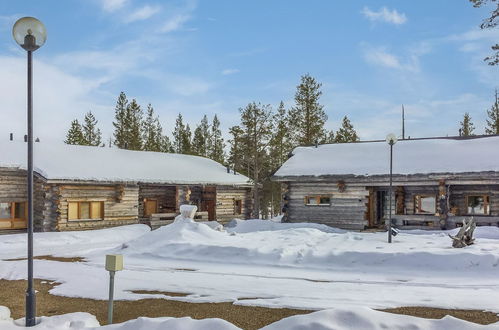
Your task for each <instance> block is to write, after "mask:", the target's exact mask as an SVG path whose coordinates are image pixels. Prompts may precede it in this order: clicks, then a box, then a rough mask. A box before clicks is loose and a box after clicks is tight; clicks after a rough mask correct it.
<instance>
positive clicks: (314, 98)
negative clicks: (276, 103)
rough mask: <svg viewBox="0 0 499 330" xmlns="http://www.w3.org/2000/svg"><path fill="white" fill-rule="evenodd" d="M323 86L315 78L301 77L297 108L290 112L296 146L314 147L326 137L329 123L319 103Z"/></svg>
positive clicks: (296, 96)
mask: <svg viewBox="0 0 499 330" xmlns="http://www.w3.org/2000/svg"><path fill="white" fill-rule="evenodd" d="M321 86H322V84H321V83H318V82H317V81H316V80H315V78H313V77H312V76H310V75H309V74H306V75H304V76H302V77H301V83H300V85H298V86H297V87H296V93H295V106H294V107H293V108H292V109H291V110H290V112H289V115H290V119H291V124H292V127H291V131H292V132H294V135H295V136H294V142H295V143H296V144H299V145H312V144H315V143H316V142H317V141H321V140H322V139H323V138H324V136H325V135H326V133H325V131H324V123H325V122H326V121H327V115H326V113H325V112H324V109H323V108H324V107H323V106H322V105H321V104H320V103H319V98H320V96H321V95H322V91H321V90H320V88H321Z"/></svg>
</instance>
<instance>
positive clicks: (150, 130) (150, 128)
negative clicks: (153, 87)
mask: <svg viewBox="0 0 499 330" xmlns="http://www.w3.org/2000/svg"><path fill="white" fill-rule="evenodd" d="M143 134H144V137H143V140H144V146H143V149H144V150H147V151H162V149H163V146H162V144H163V143H164V141H163V128H162V127H161V124H160V122H159V118H158V117H157V116H154V108H153V107H152V105H151V104H150V103H149V105H148V106H147V114H146V118H145V120H144V122H143Z"/></svg>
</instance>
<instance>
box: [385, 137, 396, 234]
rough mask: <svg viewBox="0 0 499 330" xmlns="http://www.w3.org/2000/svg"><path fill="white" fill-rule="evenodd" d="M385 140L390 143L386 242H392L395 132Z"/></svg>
mask: <svg viewBox="0 0 499 330" xmlns="http://www.w3.org/2000/svg"><path fill="white" fill-rule="evenodd" d="M386 142H388V144H389V145H390V188H389V189H388V199H389V208H390V210H389V213H388V243H391V242H392V191H393V187H392V174H393V145H394V144H395V143H396V142H397V137H396V136H395V134H388V136H387V137H386Z"/></svg>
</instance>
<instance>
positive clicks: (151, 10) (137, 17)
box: [125, 5, 161, 23]
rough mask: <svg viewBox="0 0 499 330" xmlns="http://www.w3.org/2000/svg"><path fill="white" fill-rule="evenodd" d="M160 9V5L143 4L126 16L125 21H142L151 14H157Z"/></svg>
mask: <svg viewBox="0 0 499 330" xmlns="http://www.w3.org/2000/svg"><path fill="white" fill-rule="evenodd" d="M160 10H161V7H160V6H149V5H145V6H144V7H142V8H139V9H137V10H136V11H134V12H133V13H131V14H130V15H128V16H127V18H126V19H125V22H127V23H130V22H135V21H143V20H146V19H148V18H150V17H152V16H153V15H155V14H157V13H158V12H159V11H160Z"/></svg>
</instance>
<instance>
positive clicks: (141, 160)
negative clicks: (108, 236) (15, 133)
mask: <svg viewBox="0 0 499 330" xmlns="http://www.w3.org/2000/svg"><path fill="white" fill-rule="evenodd" d="M0 150H1V151H2V152H1V153H0V230H13V229H24V228H26V225H27V221H26V219H27V207H26V200H27V178H26V164H27V163H26V154H27V151H26V143H24V142H21V141H5V142H0ZM34 171H35V173H34V176H35V178H34V212H33V213H34V214H33V215H34V229H35V230H36V231H64V230H81V229H94V228H104V227H112V226H118V225H127V224H135V223H139V222H142V223H147V224H150V225H151V226H153V227H154V224H155V225H156V226H157V225H158V224H159V225H161V224H167V223H169V222H171V221H172V220H173V218H174V216H175V215H176V214H178V211H179V207H180V205H182V204H194V205H197V206H198V210H200V212H198V213H199V214H201V218H202V219H203V220H218V221H220V222H222V223H223V222H226V221H229V220H231V219H233V218H241V219H245V218H247V217H249V216H250V214H251V210H252V199H251V196H252V192H251V189H252V184H251V183H250V182H249V179H248V178H247V177H245V176H244V175H241V174H235V173H234V172H231V171H229V170H228V169H227V168H226V167H224V166H223V165H221V164H219V163H217V162H215V161H213V160H210V159H207V158H204V157H198V156H191V155H180V154H171V153H159V152H145V151H131V150H123V149H118V148H107V147H89V146H74V145H66V144H57V143H44V142H37V143H35V144H34ZM151 222H154V223H153V224H151Z"/></svg>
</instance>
